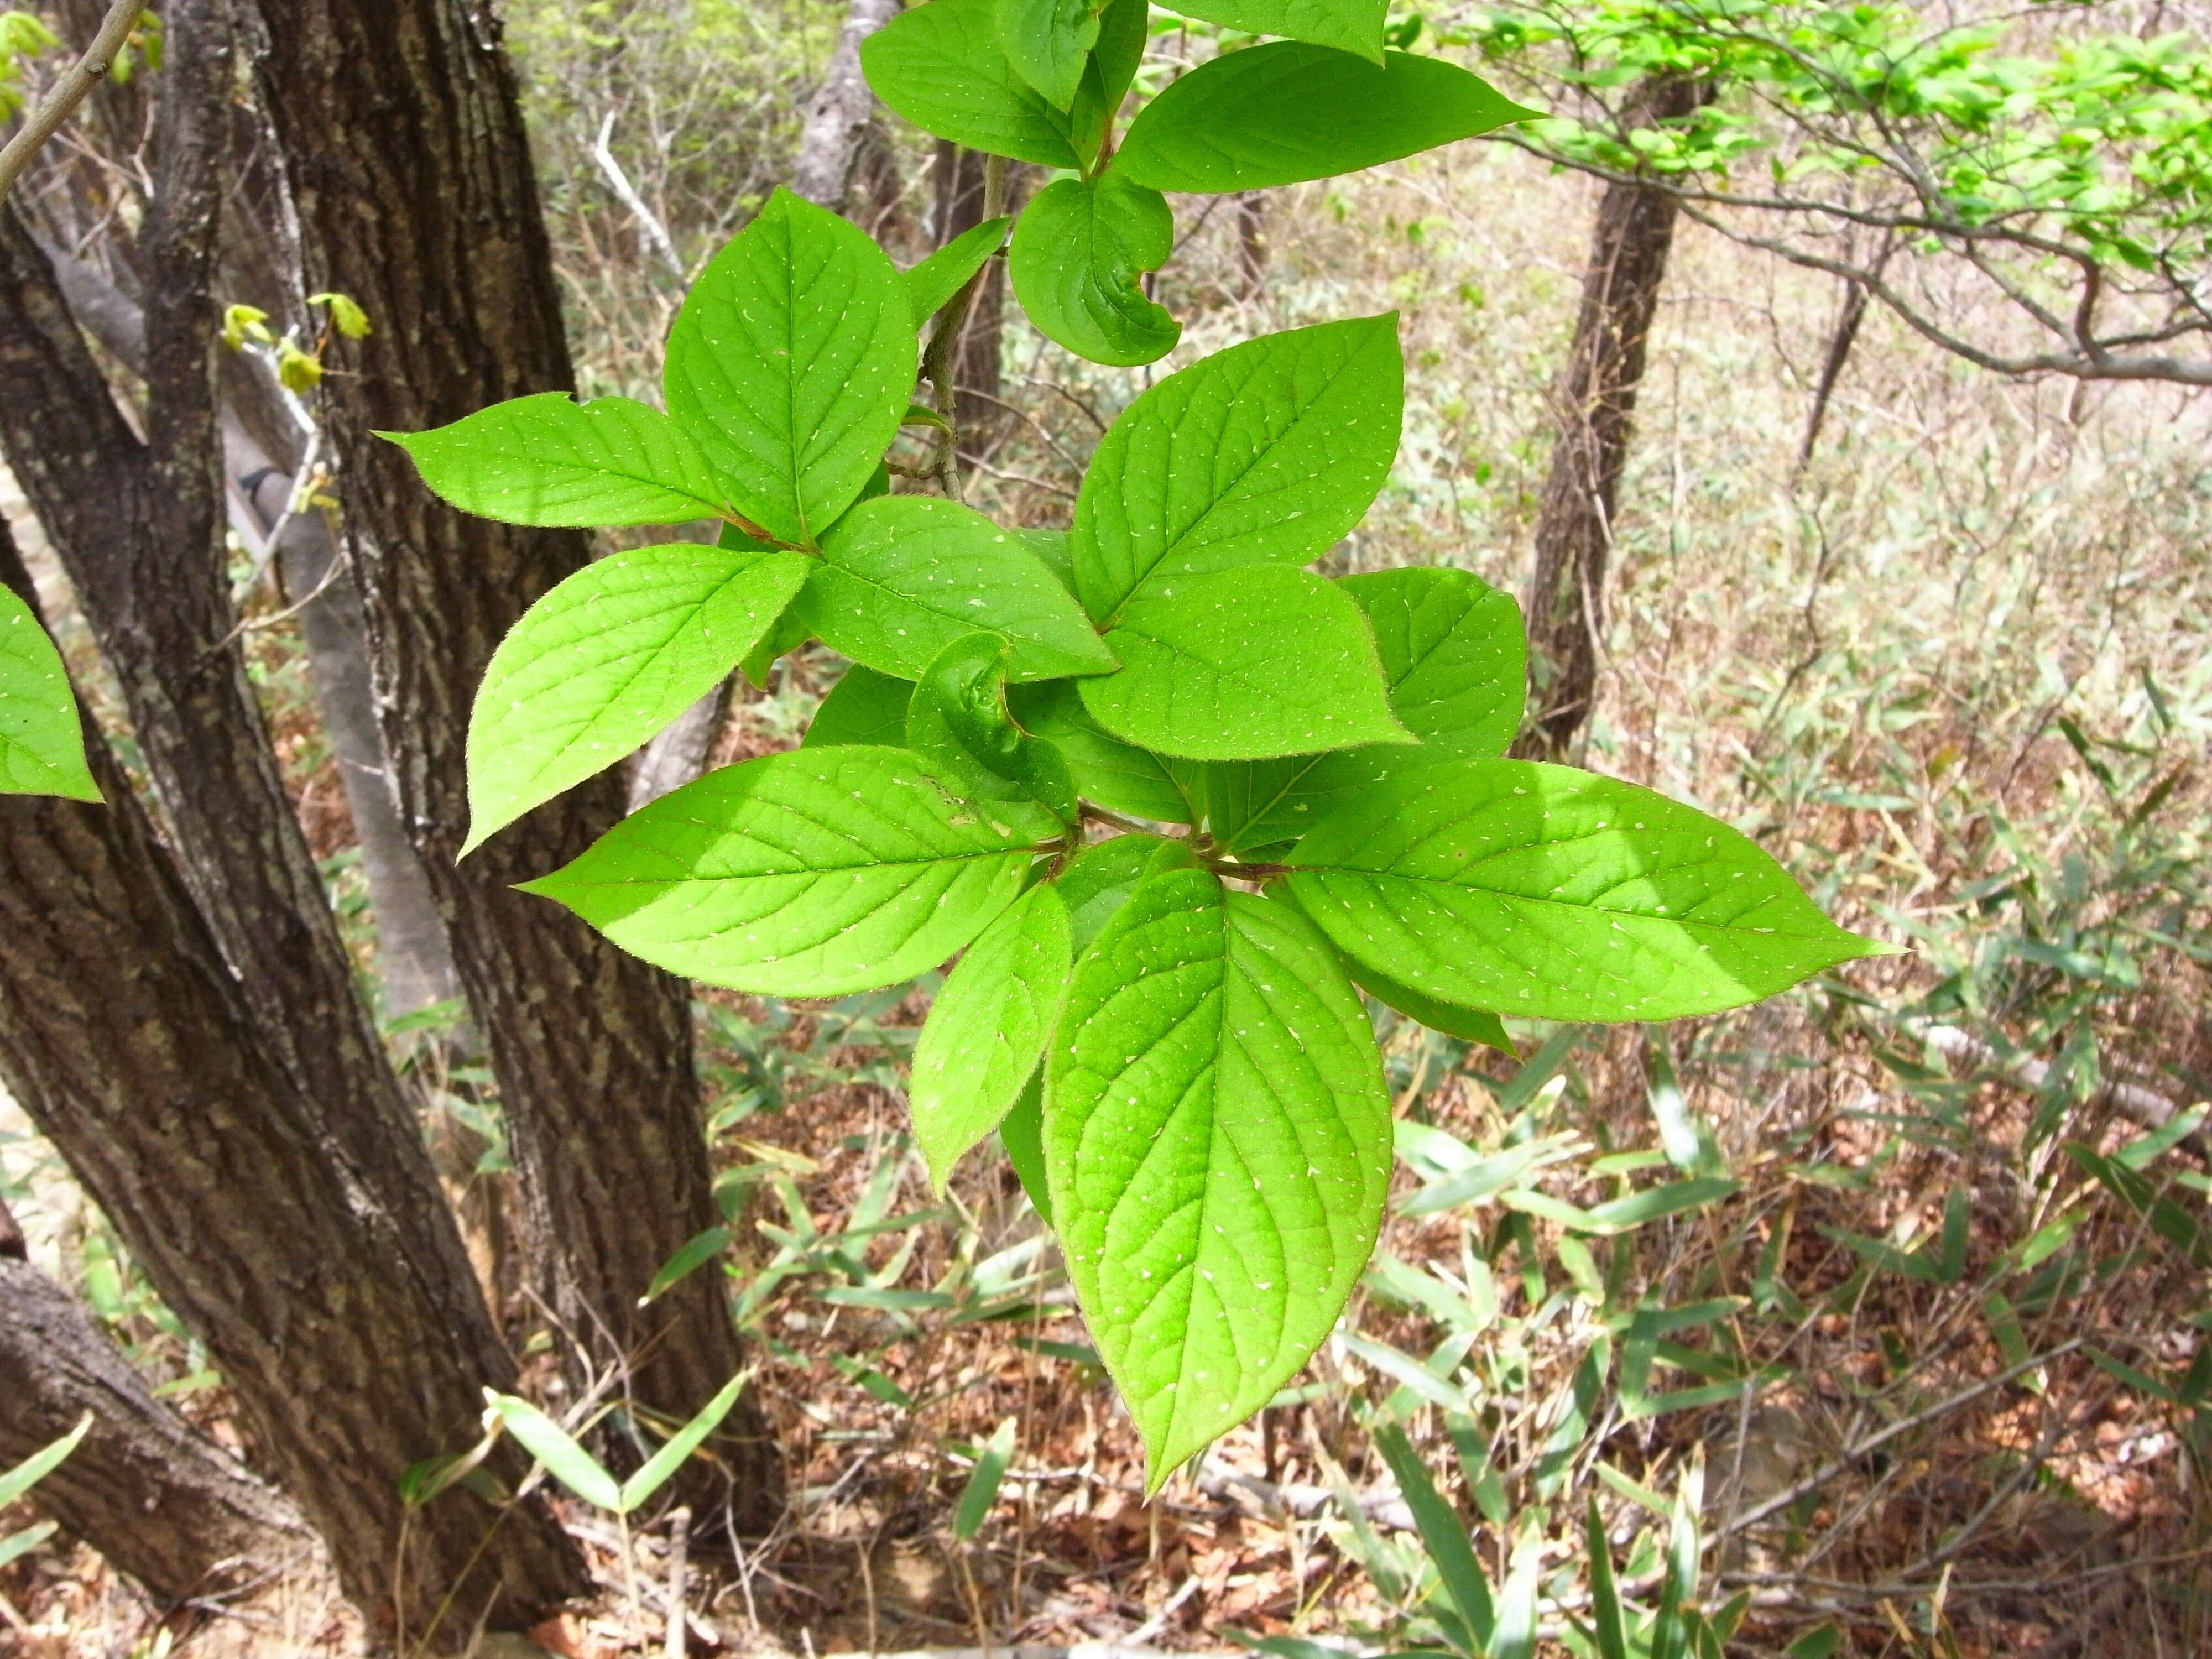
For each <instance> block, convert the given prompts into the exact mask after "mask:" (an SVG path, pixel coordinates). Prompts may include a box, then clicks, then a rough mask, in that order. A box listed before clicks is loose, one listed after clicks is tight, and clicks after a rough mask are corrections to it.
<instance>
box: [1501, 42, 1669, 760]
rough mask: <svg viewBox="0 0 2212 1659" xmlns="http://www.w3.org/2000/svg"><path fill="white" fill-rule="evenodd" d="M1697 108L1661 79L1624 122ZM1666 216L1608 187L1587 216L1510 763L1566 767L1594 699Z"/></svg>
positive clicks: (1644, 188) (1638, 197)
mask: <svg viewBox="0 0 2212 1659" xmlns="http://www.w3.org/2000/svg"><path fill="white" fill-rule="evenodd" d="M1707 96H1708V94H1707V93H1706V92H1705V89H1704V88H1702V87H1700V86H1699V83H1698V82H1695V81H1692V80H1689V79H1686V78H1685V77H1682V76H1660V77H1657V78H1655V79H1653V80H1651V81H1649V82H1645V83H1644V86H1643V88H1642V89H1641V91H1640V93H1639V94H1638V98H1637V100H1636V101H1635V104H1634V106H1632V112H1631V116H1630V119H1631V120H1632V122H1636V123H1638V124H1647V123H1656V122H1659V121H1666V120H1680V119H1681V118H1684V117H1686V116H1687V115H1690V114H1691V113H1692V112H1695V111H1696V109H1697V108H1698V106H1699V105H1700V104H1701V103H1702V102H1704V101H1705V98H1706V97H1707ZM1677 216H1678V210H1677V207H1676V204H1675V201H1674V197H1672V196H1670V195H1668V194H1667V193H1666V192H1665V191H1660V190H1656V189H1653V188H1651V187H1650V186H1648V185H1638V184H1629V183H1622V182H1614V183H1610V184H1608V185H1606V187H1605V194H1604V196H1603V197H1601V200H1600V201H1599V204H1598V210H1597V228H1596V230H1595V234H1593V236H1592V238H1591V244H1590V260H1589V272H1588V274H1587V275H1586V276H1584V277H1583V305H1582V313H1581V315H1580V316H1579V317H1578V318H1577V320H1576V323H1575V338H1574V345H1573V347H1572V348H1571V351H1570V353H1569V355H1568V358H1567V366H1566V369H1565V373H1564V374H1562V375H1561V376H1560V380H1559V387H1558V391H1557V394H1556V396H1557V402H1558V404H1559V441H1558V442H1557V444H1556V446H1555V447H1553V452H1552V471H1551V476H1550V477H1549V478H1548V479H1547V481H1546V483H1545V486H1544V499H1543V505H1542V507H1541V510H1540V513H1539V515H1538V518H1537V521H1536V568H1535V574H1534V577H1533V578H1532V579H1531V580H1530V582H1529V585H1528V672H1529V689H1530V692H1531V695H1532V697H1533V699H1534V706H1535V710H1536V713H1535V718H1534V724H1533V726H1532V727H1531V728H1530V729H1529V730H1528V732H1525V733H1524V734H1523V735H1522V739H1521V742H1520V743H1519V744H1516V750H1515V752H1516V753H1518V754H1523V755H1528V756H1531V757H1537V758H1541V759H1548V760H1557V759H1560V758H1562V757H1565V756H1566V755H1567V754H1568V753H1569V751H1570V750H1571V749H1572V748H1573V745H1574V742H1575V738H1576V737H1577V734H1578V733H1579V732H1581V731H1582V729H1583V726H1585V725H1586V724H1587V723H1588V722H1589V717H1590V712H1591V708H1592V704H1593V702H1594V701H1595V697H1596V695H1597V672H1598V658H1599V653H1600V650H1601V641H1602V640H1603V638H1604V635H1605V617H1606V580H1607V571H1608V569H1609V568H1610V566H1611V563H1612V557H1613V521H1614V515H1615V511H1616V509H1617V507H1618V506H1619V501H1620V475H1621V470H1622V468H1623V466H1624V465H1626V461H1627V459H1628V444H1629V438H1630V435H1631V432H1632V426H1633V423H1634V418H1635V414H1636V392H1637V386H1638V382H1639V381H1641V380H1643V378H1644V348H1645V346H1646V343H1648V341H1649V339H1650V333H1651V319H1652V317H1653V315H1654V314H1655V313H1656V311H1657V309H1658V305H1659V285H1660V282H1661V280H1662V277H1663V276H1665V274H1666V270H1667V255H1668V251H1669V250H1670V249H1671V248H1672V246H1673V245H1674V222H1675V219H1676V218H1677Z"/></svg>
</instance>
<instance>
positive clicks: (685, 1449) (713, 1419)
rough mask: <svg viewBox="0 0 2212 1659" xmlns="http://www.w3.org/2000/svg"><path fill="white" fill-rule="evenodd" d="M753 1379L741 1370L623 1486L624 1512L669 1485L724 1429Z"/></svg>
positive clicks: (747, 1372)
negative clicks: (722, 1427) (714, 1436)
mask: <svg viewBox="0 0 2212 1659" xmlns="http://www.w3.org/2000/svg"><path fill="white" fill-rule="evenodd" d="M751 1376H752V1372H751V1371H750V1370H743V1371H739V1372H738V1374H737V1375H736V1376H733V1377H732V1378H731V1379H730V1380H729V1381H728V1382H727V1383H724V1384H723V1385H722V1391H721V1392H720V1394H718V1395H715V1396H714V1398H713V1399H712V1400H709V1401H708V1402H707V1403H706V1404H705V1405H704V1406H703V1407H701V1408H700V1411H699V1414H698V1415H697V1416H696V1417H695V1418H693V1419H691V1420H690V1422H689V1423H686V1424H685V1425H684V1426H683V1427H682V1428H680V1429H678V1430H677V1431H676V1432H675V1433H674V1434H672V1435H671V1436H670V1437H668V1440H667V1442H666V1443H665V1444H664V1445H663V1446H662V1447H661V1448H660V1449H659V1451H657V1452H655V1453H653V1455H652V1456H651V1457H648V1458H647V1459H646V1461H645V1464H644V1466H643V1467H642V1468H640V1469H639V1470H638V1472H637V1473H636V1474H633V1475H632V1476H630V1478H629V1480H625V1481H623V1484H622V1512H623V1514H624V1515H628V1514H629V1513H630V1512H631V1511H632V1510H635V1509H636V1508H638V1506H639V1505H641V1504H643V1503H644V1502H645V1501H646V1500H647V1498H651V1497H652V1496H653V1493H655V1492H659V1490H660V1489H661V1488H662V1487H663V1486H666V1485H667V1484H668V1482H669V1480H670V1479H671V1477H672V1476H673V1475H674V1474H675V1473H676V1471H677V1470H678V1469H679V1468H683V1467H684V1460H685V1459H686V1458H688V1457H690V1455H691V1454H692V1453H693V1452H695V1451H697V1450H698V1449H699V1448H700V1447H701V1446H702V1444H704V1443H706V1439H707V1437H708V1435H710V1434H712V1433H714V1431H715V1430H716V1429H719V1428H720V1427H721V1426H722V1419H724V1418H726V1417H727V1416H728V1415H729V1414H730V1408H731V1407H732V1406H734V1405H736V1404H737V1403H738V1395H740V1394H742V1393H744V1387H745V1383H746V1382H747V1381H748V1380H749V1379H750V1377H751Z"/></svg>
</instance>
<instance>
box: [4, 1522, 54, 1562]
mask: <svg viewBox="0 0 2212 1659" xmlns="http://www.w3.org/2000/svg"><path fill="white" fill-rule="evenodd" d="M61 1529H62V1523H61V1522H58V1521H41V1522H39V1523H38V1524H37V1525H36V1526H30V1527H26V1528H23V1530H22V1531H21V1532H11V1533H9V1534H8V1535H7V1536H6V1537H5V1538H0V1567H10V1566H13V1565H15V1563H16V1562H18V1561H20V1560H21V1559H23V1558H24V1557H25V1556H27V1555H28V1554H29V1553H31V1552H32V1551H33V1550H34V1549H36V1548H38V1547H39V1546H40V1545H41V1544H43V1543H45V1542H46V1540H48V1539H49V1538H52V1536H53V1535H54V1534H56V1533H58V1532H59V1531H60V1530H61Z"/></svg>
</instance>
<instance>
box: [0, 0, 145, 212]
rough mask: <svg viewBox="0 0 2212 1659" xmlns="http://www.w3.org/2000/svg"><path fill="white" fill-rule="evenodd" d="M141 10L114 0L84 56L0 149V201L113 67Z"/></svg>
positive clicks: (135, 0)
mask: <svg viewBox="0 0 2212 1659" xmlns="http://www.w3.org/2000/svg"><path fill="white" fill-rule="evenodd" d="M145 10H146V8H145V5H144V3H143V0H115V3H114V4H113V5H112V6H110V7H109V8H108V9H107V15H106V17H104V18H102V19H101V20H100V33H97V34H95V35H94V36H93V37H92V44H91V45H90V46H87V47H86V48H85V49H84V56H83V57H82V58H78V59H77V60H76V63H74V64H70V67H69V68H68V69H66V70H64V71H63V72H62V78H61V82H60V83H59V84H58V85H57V86H56V87H55V88H54V89H53V91H52V93H51V94H48V96H47V98H46V102H44V103H42V104H40V106H38V108H37V109H35V110H33V111H32V112H31V118H30V119H29V120H27V121H26V122H24V123H23V130H22V131H21V132H18V133H17V134H16V135H15V137H13V138H10V139H9V141H8V143H7V147H6V148H5V149H0V199H4V198H5V197H6V196H7V194H8V192H9V190H11V189H12V188H14V186H15V180H16V179H19V178H21V176H22V173H23V169H24V168H25V167H29V166H30V165H31V158H32V157H33V155H37V154H38V153H39V151H40V148H41V147H42V146H44V145H45V143H46V140H47V139H49V138H51V137H53V136H54V135H55V134H56V133H57V132H59V131H61V130H62V124H63V123H64V122H65V121H67V120H68V119H69V118H70V116H72V115H74V114H76V109H77V106H78V105H80V104H82V102H84V100H86V99H87V98H89V97H90V96H91V95H92V89H93V88H94V87H96V86H98V85H99V84H100V82H101V81H103V80H105V79H106V76H107V71H108V70H110V69H112V67H114V64H115V57H116V54H117V53H118V52H121V51H122V50H123V43H124V42H125V41H126V40H129V39H130V38H131V30H133V29H135V28H137V27H138V20H139V18H140V17H142V16H143V15H144V14H145Z"/></svg>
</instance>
